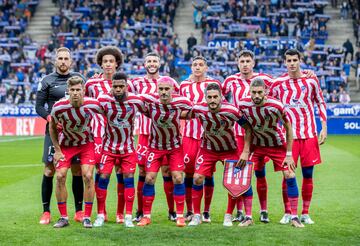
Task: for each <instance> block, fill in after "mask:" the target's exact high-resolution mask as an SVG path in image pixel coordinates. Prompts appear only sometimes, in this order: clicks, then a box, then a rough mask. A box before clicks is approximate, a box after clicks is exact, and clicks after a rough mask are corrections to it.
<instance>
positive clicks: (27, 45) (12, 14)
mask: <svg viewBox="0 0 360 246" xmlns="http://www.w3.org/2000/svg"><path fill="white" fill-rule="evenodd" d="M37 5H38V1H26V0H4V1H1V2H0V103H11V104H20V103H33V102H34V99H35V91H36V87H37V82H38V78H40V77H41V72H39V70H40V69H41V66H40V63H41V62H40V61H39V60H38V59H35V58H36V56H35V53H34V52H36V49H37V48H35V49H34V48H33V49H32V48H31V46H32V45H33V43H32V40H31V38H30V37H29V36H28V35H26V34H25V30H26V27H27V25H28V23H29V21H30V20H31V17H32V16H33V15H34V13H35V10H36V7H37Z"/></svg>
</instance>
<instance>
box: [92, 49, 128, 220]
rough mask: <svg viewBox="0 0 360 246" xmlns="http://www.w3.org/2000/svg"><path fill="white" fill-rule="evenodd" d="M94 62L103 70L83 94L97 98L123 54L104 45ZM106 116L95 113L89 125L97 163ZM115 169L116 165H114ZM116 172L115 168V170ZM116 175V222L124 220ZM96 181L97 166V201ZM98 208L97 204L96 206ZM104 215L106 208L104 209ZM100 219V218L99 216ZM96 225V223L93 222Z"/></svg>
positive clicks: (120, 179)
mask: <svg viewBox="0 0 360 246" xmlns="http://www.w3.org/2000/svg"><path fill="white" fill-rule="evenodd" d="M96 63H97V64H98V66H100V67H101V68H102V70H103V74H102V76H100V77H99V78H93V79H89V80H88V81H87V82H86V84H85V95H86V96H89V97H92V98H98V97H99V96H100V95H101V94H103V93H109V92H110V90H111V86H112V76H113V75H114V73H115V72H116V70H117V69H119V67H120V66H121V64H122V63H123V55H122V53H121V51H120V50H119V49H118V48H117V47H115V46H105V47H103V48H101V49H99V51H98V52H97V53H96ZM105 125H106V117H105V116H104V115H100V114H99V115H96V117H94V118H93V119H92V121H91V126H92V129H93V133H94V142H95V161H96V164H97V165H98V164H99V163H100V160H101V151H102V137H103V136H104V133H105ZM116 169H117V167H116ZM116 172H117V170H116ZM116 177H117V194H118V207H117V212H116V222H117V223H123V222H124V215H123V213H124V180H123V176H122V174H121V173H118V172H117V174H116ZM98 182H99V172H98V166H97V172H96V174H95V191H96V198H97V201H98V202H99V199H101V198H99V195H98ZM98 208H99V206H98ZM98 213H99V211H98ZM105 215H106V209H105ZM100 220H101V218H100ZM95 224H96V225H97V223H95Z"/></svg>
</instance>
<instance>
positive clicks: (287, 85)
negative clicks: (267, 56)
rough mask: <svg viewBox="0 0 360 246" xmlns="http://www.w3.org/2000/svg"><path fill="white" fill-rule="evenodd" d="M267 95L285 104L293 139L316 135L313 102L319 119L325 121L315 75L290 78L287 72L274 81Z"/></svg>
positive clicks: (322, 103) (321, 95)
mask: <svg viewBox="0 0 360 246" xmlns="http://www.w3.org/2000/svg"><path fill="white" fill-rule="evenodd" d="M269 95H271V96H273V97H275V98H277V99H279V100H280V101H281V102H282V103H283V104H284V105H285V108H286V111H287V114H288V116H289V119H290V122H291V125H292V128H293V134H294V139H306V138H313V137H315V136H316V135H317V132H316V122H315V114H314V104H315V103H316V104H317V106H318V108H319V112H320V118H321V120H322V121H326V118H327V117H326V103H325V101H324V97H323V94H322V91H321V88H320V84H319V81H318V79H317V78H316V77H311V78H298V79H291V78H290V77H289V76H288V74H284V75H283V76H281V77H279V78H277V79H276V80H275V81H274V83H273V84H272V86H271V88H270V93H269Z"/></svg>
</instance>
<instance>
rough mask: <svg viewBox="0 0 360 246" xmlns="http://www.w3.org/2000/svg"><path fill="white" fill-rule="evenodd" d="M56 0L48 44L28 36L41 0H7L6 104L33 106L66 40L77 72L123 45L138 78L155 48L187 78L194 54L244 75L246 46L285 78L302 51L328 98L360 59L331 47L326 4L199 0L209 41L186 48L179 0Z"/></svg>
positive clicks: (199, 22) (198, 20) (3, 28)
mask: <svg viewBox="0 0 360 246" xmlns="http://www.w3.org/2000/svg"><path fill="white" fill-rule="evenodd" d="M56 2H57V4H58V7H59V13H58V14H57V15H55V16H53V17H52V22H51V25H52V28H53V35H52V37H51V38H50V39H49V41H48V43H47V44H36V43H34V42H33V41H32V40H31V38H30V36H29V35H27V34H24V30H25V28H26V26H27V23H28V22H29V20H30V19H31V17H32V16H33V15H34V12H35V9H36V6H37V5H38V2H37V1H30V2H29V1H20V0H9V1H4V3H0V8H1V13H0V20H1V22H0V35H1V36H0V37H1V38H0V65H1V67H0V70H1V71H0V74H1V84H0V103H11V104H14V103H15V104H19V103H33V101H34V99H35V91H36V88H37V84H38V82H39V80H40V78H41V77H42V76H44V75H45V74H47V73H50V72H51V71H52V69H53V65H52V63H51V58H52V55H53V51H54V49H55V48H57V47H59V46H63V45H64V46H66V47H68V48H70V49H71V50H72V53H73V57H74V61H75V64H74V69H75V70H77V71H80V72H81V73H83V74H84V75H86V76H88V77H90V76H92V75H93V74H94V73H95V72H98V71H99V68H98V66H97V65H96V64H95V61H94V57H95V53H96V51H97V49H98V48H100V47H102V46H104V45H116V46H118V47H120V48H121V50H122V51H123V53H124V58H125V61H124V65H123V70H124V71H125V72H126V73H128V74H131V75H133V76H136V75H139V74H144V73H145V71H144V69H143V66H142V62H143V55H144V54H145V53H147V52H149V51H152V50H156V51H158V52H159V54H160V55H161V56H162V57H163V61H162V62H163V63H162V66H161V69H160V72H161V74H164V75H170V76H171V77H174V78H176V79H178V80H182V79H184V78H185V77H186V76H187V75H188V74H189V72H190V62H189V60H190V58H191V57H193V56H195V55H200V54H201V55H204V56H205V57H207V58H208V59H209V61H210V69H209V75H210V76H212V77H214V78H217V79H219V80H220V81H223V80H224V78H225V77H227V76H228V75H230V74H233V73H236V72H237V66H236V54H238V52H239V51H240V50H242V49H245V48H246V49H250V50H252V51H254V53H255V55H256V67H255V69H256V70H257V71H259V72H265V73H269V74H271V75H273V76H278V75H280V74H282V73H283V72H285V71H286V69H285V67H284V65H283V63H282V58H281V56H282V54H283V53H284V52H285V50H286V49H288V48H298V49H299V50H300V51H302V52H303V53H304V61H305V63H304V65H303V68H307V69H312V70H315V71H316V74H317V75H318V77H319V80H320V84H321V87H322V89H324V93H325V92H329V93H328V94H329V95H330V94H334V93H333V92H334V90H336V91H337V93H340V90H342V89H344V90H345V91H347V90H348V78H349V74H350V68H351V65H352V66H353V67H354V68H355V69H356V68H358V67H359V64H360V59H359V57H360V55H359V51H357V52H356V51H353V57H354V61H352V60H351V59H345V57H346V56H345V49H344V48H343V47H341V46H333V45H328V44H326V41H327V39H328V32H327V22H328V20H329V19H330V16H328V15H324V8H325V7H326V5H327V4H328V2H327V1H306V0H303V1H296V2H292V1H291V2H290V1H253V0H246V1H222V0H208V1H203V0H198V1H193V6H194V7H195V8H194V26H195V25H196V26H197V27H198V28H201V30H202V34H203V40H202V42H200V40H197V44H200V45H193V46H192V48H191V49H190V50H189V51H188V50H185V51H183V50H182V48H181V47H180V46H179V37H178V36H177V35H176V34H175V32H174V30H173V29H174V18H175V14H176V10H177V7H178V4H179V3H178V2H179V1H178V0H151V1H145V0H132V1H101V0H99V1H81V0H76V1H70V0H68V1H56ZM255 3H256V4H255ZM349 6H350V7H351V8H350V12H349V14H348V15H349V17H350V15H351V17H352V18H353V23H354V34H355V33H359V18H358V16H359V11H358V6H357V5H356V3H355V2H354V1H350V3H349ZM355 36H356V35H355ZM357 37H358V35H357ZM195 41H196V40H195ZM193 42H194V40H193ZM347 57H348V58H350V55H348V56H347ZM358 70H359V69H358ZM357 74H359V73H357ZM341 88H342V89H341ZM325 90H326V91H325ZM330 92H331V93H330ZM331 98H336V96H334V97H331ZM329 100H330V99H329ZM331 101H336V100H332V99H331Z"/></svg>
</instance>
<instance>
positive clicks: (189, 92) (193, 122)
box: [180, 56, 221, 222]
mask: <svg viewBox="0 0 360 246" xmlns="http://www.w3.org/2000/svg"><path fill="white" fill-rule="evenodd" d="M207 70H208V66H207V61H206V59H205V58H204V57H202V56H196V57H194V59H193V60H192V63H191V72H192V73H191V75H190V77H189V78H188V79H186V80H184V81H182V82H181V84H180V95H181V96H185V97H187V98H189V99H190V101H192V102H193V103H201V102H204V101H205V89H206V87H207V85H208V84H210V83H217V84H218V85H219V86H221V83H220V82H219V81H218V80H215V79H212V78H210V77H206V72H207ZM202 133H203V129H202V126H201V124H200V121H199V119H190V120H187V122H186V124H185V128H184V134H183V136H184V137H183V150H184V163H185V171H184V172H185V190H186V192H185V194H186V206H187V214H186V220H187V221H190V220H191V218H192V216H193V207H192V198H191V196H192V194H191V191H192V185H193V176H194V172H195V161H196V156H197V153H198V151H199V149H200V143H201V136H202ZM204 184H205V185H204V194H205V199H204V203H205V206H204V213H203V221H204V222H211V219H210V213H209V212H210V203H211V199H212V195H213V193H214V179H213V177H205V182H204Z"/></svg>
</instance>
